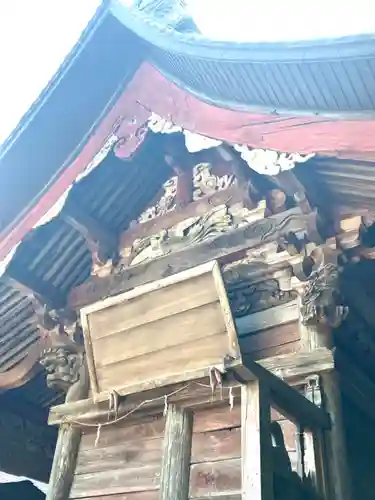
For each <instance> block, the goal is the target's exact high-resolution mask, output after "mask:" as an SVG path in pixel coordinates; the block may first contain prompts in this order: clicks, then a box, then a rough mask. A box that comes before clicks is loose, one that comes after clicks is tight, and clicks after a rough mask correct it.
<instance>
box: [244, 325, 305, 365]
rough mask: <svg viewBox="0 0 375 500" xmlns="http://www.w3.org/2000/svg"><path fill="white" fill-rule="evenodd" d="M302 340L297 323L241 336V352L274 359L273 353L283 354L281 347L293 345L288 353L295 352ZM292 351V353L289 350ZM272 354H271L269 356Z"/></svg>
mask: <svg viewBox="0 0 375 500" xmlns="http://www.w3.org/2000/svg"><path fill="white" fill-rule="evenodd" d="M299 340H300V332H299V328H298V323H297V322H291V323H287V324H285V325H280V326H277V327H273V328H267V329H264V330H261V331H258V332H256V333H252V334H248V335H240V336H239V344H240V349H241V352H242V353H244V354H249V353H257V358H258V359H259V357H260V356H262V357H272V353H274V355H276V354H282V352H280V350H281V349H278V348H279V347H282V346H284V345H285V346H286V345H287V344H293V345H292V346H289V348H287V350H286V352H293V351H292V349H295V350H299V348H300V346H298V347H297V344H299ZM288 349H290V351H289V350H288ZM269 353H271V354H269Z"/></svg>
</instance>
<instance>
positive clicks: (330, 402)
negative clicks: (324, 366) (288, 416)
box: [300, 319, 352, 500]
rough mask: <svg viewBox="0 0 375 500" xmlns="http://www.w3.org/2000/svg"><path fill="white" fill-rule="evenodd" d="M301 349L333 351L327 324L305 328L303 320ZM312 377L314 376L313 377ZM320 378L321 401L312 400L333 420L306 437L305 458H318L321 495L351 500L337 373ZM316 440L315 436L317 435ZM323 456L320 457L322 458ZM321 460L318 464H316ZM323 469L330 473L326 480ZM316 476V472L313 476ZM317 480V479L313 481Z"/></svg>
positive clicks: (340, 499)
mask: <svg viewBox="0 0 375 500" xmlns="http://www.w3.org/2000/svg"><path fill="white" fill-rule="evenodd" d="M300 332H301V342H302V349H303V350H304V351H307V352H313V351H314V350H315V349H317V348H322V347H324V348H327V349H330V348H332V328H330V327H329V325H327V324H326V323H325V324H324V323H319V322H317V323H316V324H311V325H309V326H306V325H304V324H303V322H302V319H301V320H300ZM312 375H313V374H312ZM316 378H317V379H318V387H317V389H318V392H319V393H320V394H319V396H318V399H316V396H315V398H314V397H313V398H311V397H309V396H308V394H307V397H309V399H311V400H312V401H313V402H314V403H315V404H317V405H319V406H320V405H323V407H324V409H325V410H326V412H327V413H328V414H329V416H330V419H331V429H330V430H329V431H323V432H322V433H321V434H320V435H318V436H316V439H315V440H313V439H312V437H310V436H308V435H307V436H306V455H307V457H308V456H310V457H312V456H314V457H315V466H318V467H320V468H321V471H320V472H321V474H320V475H321V477H322V479H321V480H320V481H319V480H318V478H317V479H316V486H317V488H318V491H319V490H320V491H319V493H320V494H321V495H322V496H323V497H325V498H329V499H330V500H331V499H332V500H350V499H351V498H352V497H351V485H350V482H351V481H350V471H349V468H348V463H347V454H346V441H345V436H344V433H343V427H342V425H343V424H342V413H341V411H342V410H341V394H340V387H339V383H338V374H337V372H336V371H334V370H333V371H331V372H324V373H322V374H319V376H317V377H316ZM314 437H315V436H314ZM319 457H320V458H319ZM318 460H319V461H320V462H321V463H320V464H319V463H318V462H317V461H318ZM323 468H324V469H325V470H326V471H327V477H328V481H327V478H326V479H324V477H325V474H324V470H323ZM312 475H314V473H312ZM313 480H314V478H313Z"/></svg>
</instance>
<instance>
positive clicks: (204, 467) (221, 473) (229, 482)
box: [190, 458, 241, 498]
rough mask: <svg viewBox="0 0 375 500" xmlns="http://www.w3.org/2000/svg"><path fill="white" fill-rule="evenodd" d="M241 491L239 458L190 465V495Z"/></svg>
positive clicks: (213, 494) (192, 496) (194, 496)
mask: <svg viewBox="0 0 375 500" xmlns="http://www.w3.org/2000/svg"><path fill="white" fill-rule="evenodd" d="M240 491H241V459H240V458H234V459H231V460H221V461H217V462H204V463H200V464H195V465H192V466H191V471H190V497H191V498H197V497H200V496H209V495H212V496H216V495H217V494H219V493H221V494H233V493H239V492H240Z"/></svg>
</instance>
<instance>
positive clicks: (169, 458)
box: [160, 405, 193, 500]
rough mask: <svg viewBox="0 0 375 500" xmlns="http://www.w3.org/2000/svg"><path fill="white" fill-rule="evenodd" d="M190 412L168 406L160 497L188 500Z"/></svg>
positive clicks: (162, 499)
mask: <svg viewBox="0 0 375 500" xmlns="http://www.w3.org/2000/svg"><path fill="white" fill-rule="evenodd" d="M192 434H193V413H192V412H191V411H190V410H184V409H181V408H178V407H177V406H176V405H169V406H168V409H167V417H166V423H165V433H164V441H163V458H162V464H161V477H160V500H188V498H189V478H190V458H191V447H192Z"/></svg>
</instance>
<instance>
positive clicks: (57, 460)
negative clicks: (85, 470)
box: [46, 364, 89, 500]
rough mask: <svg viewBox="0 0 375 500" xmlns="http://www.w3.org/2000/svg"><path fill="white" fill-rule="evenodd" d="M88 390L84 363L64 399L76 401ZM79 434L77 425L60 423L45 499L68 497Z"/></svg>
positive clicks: (75, 461)
mask: <svg viewBox="0 0 375 500" xmlns="http://www.w3.org/2000/svg"><path fill="white" fill-rule="evenodd" d="M88 390H89V377H88V373H87V366H86V364H84V365H83V366H82V367H81V369H80V377H79V380H78V381H77V382H76V383H75V384H73V385H72V386H71V387H70V388H69V389H68V392H67V394H66V400H67V401H78V400H80V399H82V398H85V397H87V394H88ZM81 435H82V429H81V428H79V427H74V426H73V425H71V424H69V423H63V424H61V425H60V428H59V434H58V438H57V443H56V449H55V455H54V458H53V464H52V470H51V476H50V480H49V484H48V490H47V495H46V500H66V498H68V497H69V493H70V491H71V487H72V483H73V481H74V474H75V468H76V463H77V455H78V451H79V448H80V442H81Z"/></svg>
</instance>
